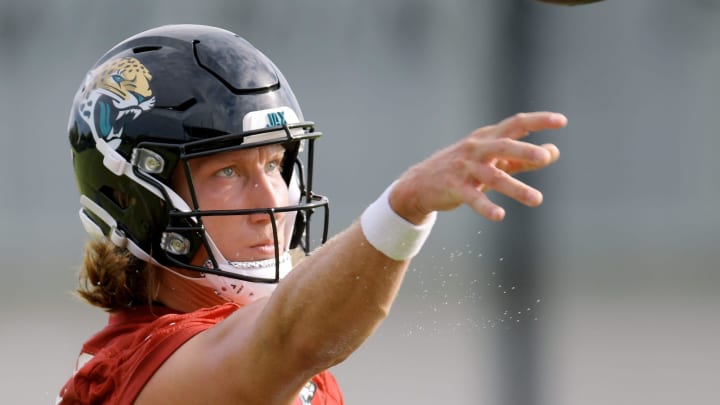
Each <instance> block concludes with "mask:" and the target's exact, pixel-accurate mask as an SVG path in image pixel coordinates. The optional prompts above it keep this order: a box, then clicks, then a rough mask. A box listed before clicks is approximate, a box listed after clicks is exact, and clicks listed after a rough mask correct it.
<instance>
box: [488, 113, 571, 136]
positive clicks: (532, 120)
mask: <svg viewBox="0 0 720 405" xmlns="http://www.w3.org/2000/svg"><path fill="white" fill-rule="evenodd" d="M566 125H567V118H566V117H565V116H564V115H562V114H559V113H554V112H547V111H538V112H530V113H518V114H515V115H513V116H512V117H509V118H506V119H504V120H502V121H501V122H500V123H499V124H497V126H496V129H497V131H496V132H495V136H496V137H499V138H511V139H520V138H523V137H525V136H527V135H528V134H529V133H530V132H536V131H543V130H546V129H559V128H563V127H564V126H566Z"/></svg>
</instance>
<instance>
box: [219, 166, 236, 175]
mask: <svg viewBox="0 0 720 405" xmlns="http://www.w3.org/2000/svg"><path fill="white" fill-rule="evenodd" d="M215 175H216V176H218V177H232V176H234V175H235V169H233V168H232V167H224V168H222V169H220V170H218V171H217V172H216V173H215Z"/></svg>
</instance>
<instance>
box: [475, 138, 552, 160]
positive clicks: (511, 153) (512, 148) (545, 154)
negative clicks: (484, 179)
mask: <svg viewBox="0 0 720 405" xmlns="http://www.w3.org/2000/svg"><path fill="white" fill-rule="evenodd" d="M481 142H482V145H478V146H475V148H476V149H475V151H476V153H477V154H478V158H479V160H480V161H481V162H490V161H492V160H498V159H500V160H513V161H515V160H517V161H520V162H524V163H526V164H529V165H533V166H537V167H542V166H546V165H548V164H550V163H552V162H554V161H555V160H557V157H559V155H560V152H559V151H557V147H555V148H554V150H553V149H552V147H554V145H552V147H551V146H550V144H548V145H543V146H540V145H535V144H531V143H527V142H522V141H517V140H514V139H509V138H500V139H495V140H491V141H481Z"/></svg>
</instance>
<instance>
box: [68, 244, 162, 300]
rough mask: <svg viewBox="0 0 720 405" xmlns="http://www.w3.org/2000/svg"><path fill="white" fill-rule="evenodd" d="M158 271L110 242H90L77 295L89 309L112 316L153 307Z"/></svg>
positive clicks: (80, 275) (81, 270)
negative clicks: (130, 309) (147, 306)
mask: <svg viewBox="0 0 720 405" xmlns="http://www.w3.org/2000/svg"><path fill="white" fill-rule="evenodd" d="M155 278H156V277H155V267H154V266H153V265H151V264H148V263H146V262H144V261H142V260H140V259H138V258H136V257H135V256H133V255H132V254H130V252H128V251H127V250H125V249H121V248H118V247H117V246H115V245H113V244H112V243H111V242H109V241H107V240H101V239H97V240H91V241H90V242H88V243H87V245H86V246H85V258H84V260H83V265H82V267H81V269H80V273H79V275H78V279H79V286H78V288H77V290H76V291H75V293H76V294H77V295H78V296H79V297H80V298H81V299H83V300H84V301H85V302H87V303H88V304H90V305H93V306H96V307H99V308H103V309H105V310H106V311H108V312H112V311H115V310H118V309H122V308H128V307H133V306H145V305H150V304H151V303H152V300H153V296H154V293H153V292H154V291H155V285H156V280H155Z"/></svg>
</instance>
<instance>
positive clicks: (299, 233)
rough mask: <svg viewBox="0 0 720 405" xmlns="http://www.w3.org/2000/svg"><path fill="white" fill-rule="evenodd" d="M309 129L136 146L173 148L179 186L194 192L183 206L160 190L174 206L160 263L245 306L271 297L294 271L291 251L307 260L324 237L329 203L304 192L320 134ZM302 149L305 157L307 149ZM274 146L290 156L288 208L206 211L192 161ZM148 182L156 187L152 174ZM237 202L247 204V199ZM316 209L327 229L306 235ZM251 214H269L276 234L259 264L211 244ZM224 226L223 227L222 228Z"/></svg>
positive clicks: (291, 126) (286, 157) (295, 127)
mask: <svg viewBox="0 0 720 405" xmlns="http://www.w3.org/2000/svg"><path fill="white" fill-rule="evenodd" d="M312 130H313V128H312V124H311V123H299V124H289V125H288V124H285V125H284V126H283V127H280V128H274V129H271V130H268V129H263V130H259V131H251V132H248V133H243V134H238V135H224V136H221V137H218V138H213V139H212V141H209V140H208V141H201V142H192V143H187V144H182V145H159V144H153V145H151V144H140V145H138V148H142V149H144V150H152V149H154V150H163V149H164V150H168V149H174V150H175V152H174V153H170V154H171V155H176V156H178V162H177V165H176V166H177V167H176V169H175V176H176V177H177V178H176V179H175V182H184V183H185V186H186V190H187V191H189V193H187V192H186V194H189V200H190V201H185V199H183V198H181V197H180V195H178V193H177V192H176V190H173V189H172V188H170V187H167V186H164V185H163V187H162V189H163V190H164V192H165V193H167V197H166V201H168V202H169V206H168V225H167V227H166V228H165V230H164V231H163V232H162V237H161V240H160V244H159V246H160V250H161V252H160V253H159V254H160V255H161V256H162V259H163V260H161V262H162V263H163V264H165V266H166V267H167V266H169V267H178V268H183V269H187V270H193V271H195V272H197V273H198V274H199V275H200V277H199V278H195V277H186V278H190V279H192V280H194V281H196V282H201V283H203V284H205V285H208V286H210V287H212V288H213V289H214V290H215V292H216V294H218V295H220V296H222V297H223V298H226V299H229V300H232V301H236V302H239V303H243V304H244V303H247V302H248V301H252V300H253V299H256V298H257V297H259V296H266V295H269V293H270V292H272V290H273V289H274V287H275V285H276V284H277V283H278V282H279V281H280V280H282V279H283V278H284V277H285V276H286V275H287V274H288V273H289V271H290V270H291V268H292V262H291V259H290V250H291V249H296V248H299V249H302V250H303V251H304V252H305V254H309V253H310V252H311V251H312V249H314V248H315V247H316V246H318V245H320V244H322V243H324V242H325V240H326V239H327V223H328V221H327V220H328V216H329V212H328V207H327V199H326V198H325V197H322V196H318V195H315V194H312V193H311V192H309V191H308V188H307V186H308V185H311V183H312V166H313V162H312V159H313V149H314V143H315V140H316V138H317V137H318V136H320V134H319V133H313V132H311V131H312ZM305 144H307V151H305V150H303V149H304V148H303V146H304V145H305ZM269 145H282V147H283V148H284V150H285V155H284V159H283V163H282V166H283V167H282V181H283V182H284V186H285V187H287V189H286V192H287V204H286V205H283V206H270V207H254V208H237V209H221V210H212V209H210V210H209V209H206V208H204V207H203V204H202V197H201V196H198V195H197V193H196V184H195V182H194V179H193V175H192V169H191V166H192V164H191V162H192V161H193V160H194V159H198V158H203V157H210V156H215V155H218V154H222V153H226V152H233V151H240V150H248V149H251V148H259V147H267V146H269ZM300 155H306V156H307V162H308V169H309V170H308V172H307V173H304V170H303V169H304V168H303V165H302V163H301V162H302V160H303V159H302V158H300ZM146 174H147V173H146ZM143 176H144V174H140V177H143ZM147 180H148V181H153V180H152V178H151V176H150V178H148V179H147ZM186 198H187V196H186ZM239 204H240V205H244V203H243V202H242V201H240V202H239ZM318 208H323V211H324V218H323V219H324V221H323V222H324V225H323V227H322V228H321V229H320V231H321V234H320V235H317V238H315V237H314V236H313V235H312V234H311V233H310V232H309V230H310V218H311V217H312V215H313V213H315V210H316V209H318ZM250 216H254V217H264V216H267V219H266V220H265V222H267V223H268V224H269V225H270V229H271V230H272V236H271V237H272V244H273V246H274V249H273V251H274V257H269V258H262V259H255V260H248V259H244V258H238V257H233V255H232V254H231V253H230V252H229V249H228V247H227V246H222V245H221V244H220V243H218V241H217V238H215V239H214V238H213V229H215V230H216V231H215V236H216V237H217V233H218V231H217V229H218V228H219V227H223V228H233V222H235V221H237V218H239V217H246V218H250ZM245 221H247V220H245ZM219 222H222V223H223V224H222V225H218V223H219ZM240 226H241V225H240ZM235 228H237V226H235ZM263 232H265V231H263ZM317 233H318V232H316V233H315V234H317ZM266 237H269V235H266ZM157 255H158V254H154V255H153V256H157ZM250 259H253V258H250Z"/></svg>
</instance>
